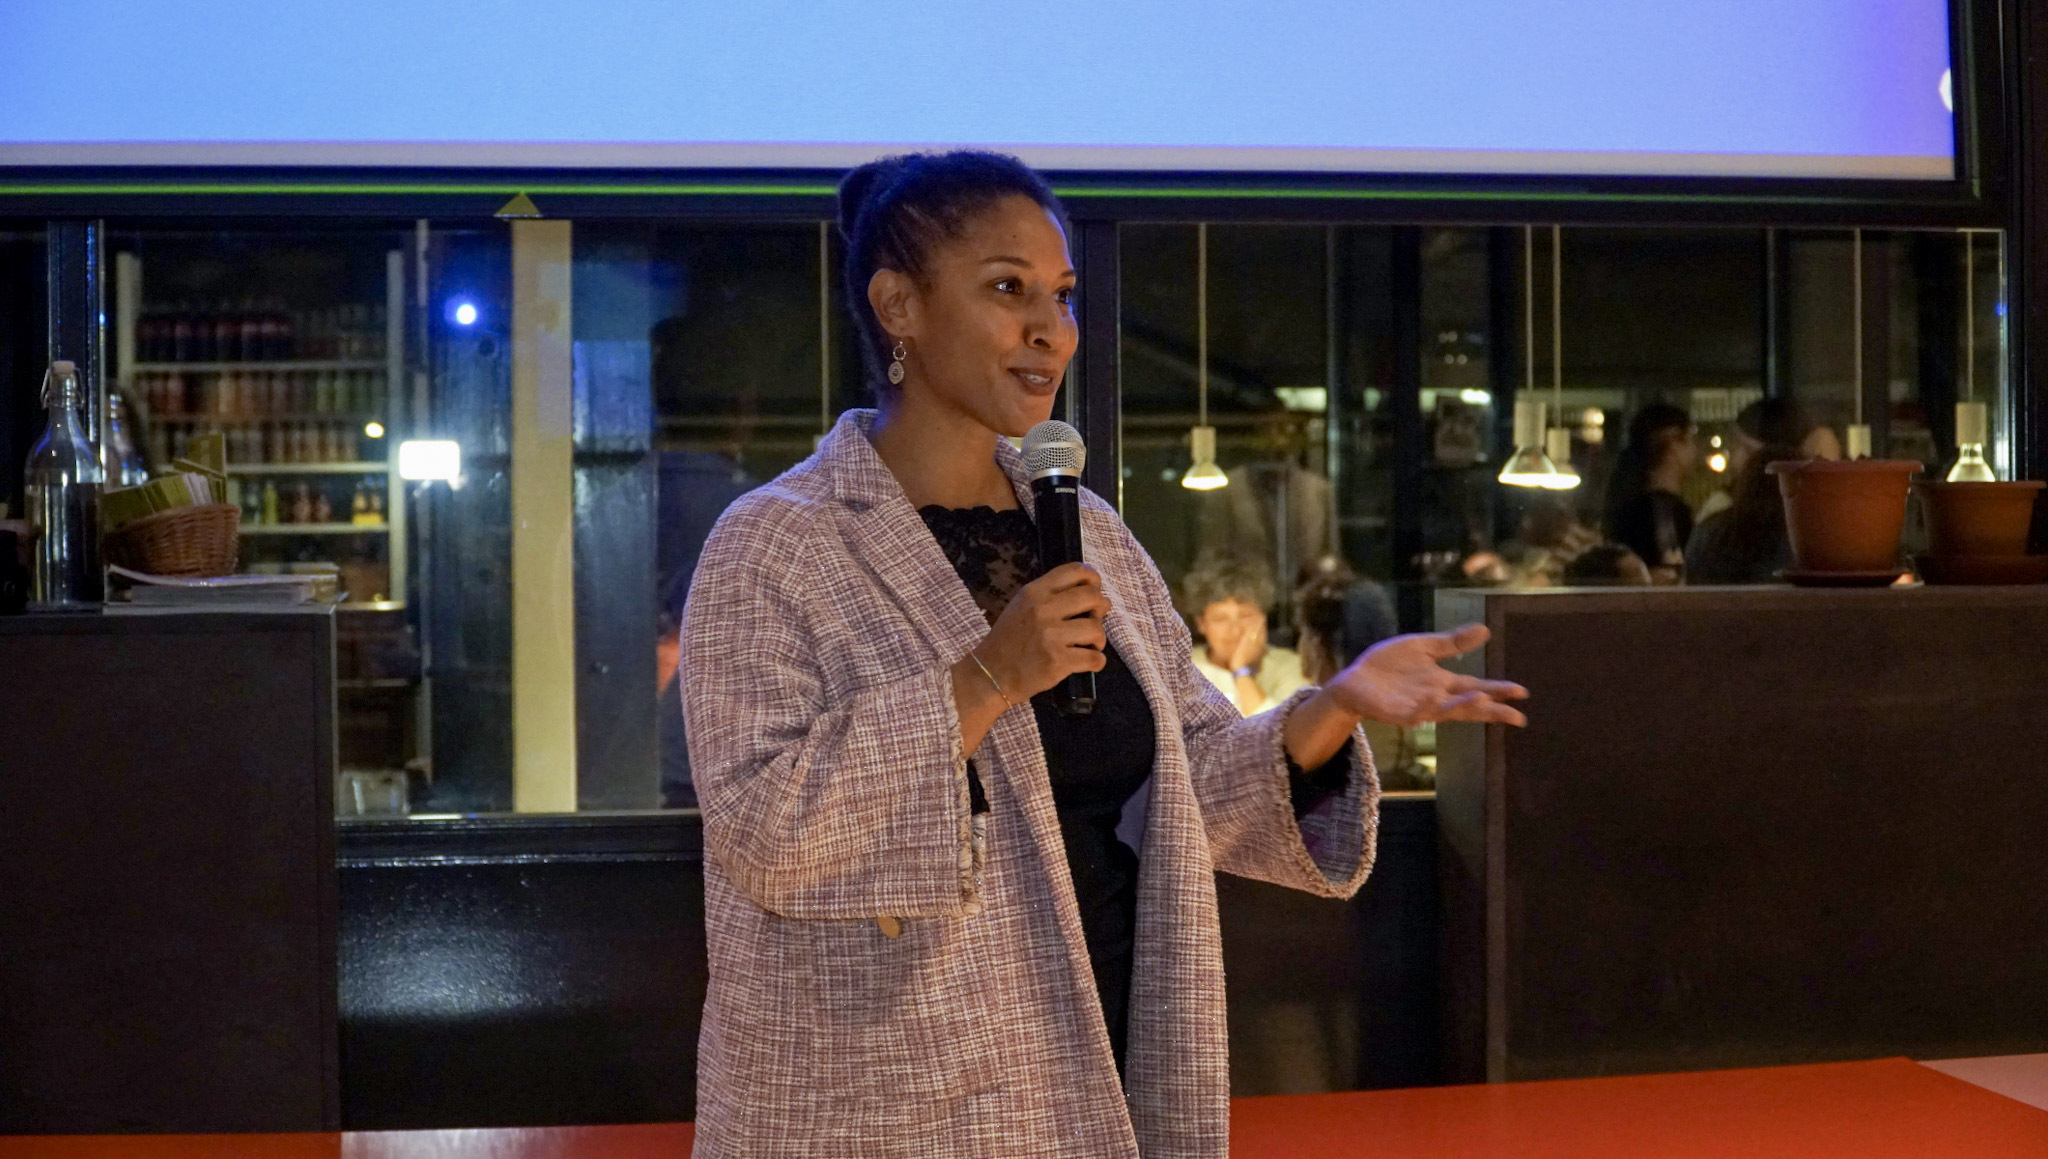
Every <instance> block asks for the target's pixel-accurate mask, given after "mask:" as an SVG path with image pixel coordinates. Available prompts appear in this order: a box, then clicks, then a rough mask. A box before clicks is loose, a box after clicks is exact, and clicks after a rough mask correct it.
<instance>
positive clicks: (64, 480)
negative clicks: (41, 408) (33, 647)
mask: <svg viewBox="0 0 2048 1159" xmlns="http://www.w3.org/2000/svg"><path fill="white" fill-rule="evenodd" d="M84 401H85V399H84V389H83V388H82V387H81V386H80V384H79V381H78V368H77V366H76V365H75V364H73V363H71V362H68V361H58V362H53V363H51V364H50V369H49V372H48V373H47V374H46V375H45V376H44V378H43V404H44V405H45V406H46V407H48V408H49V424H48V426H47V427H45V428H44V430H43V436H42V438H40V439H37V440H36V444H35V446H34V447H33V448H32V449H31V450H30V451H29V453H28V464H27V469H26V471H25V472H24V474H23V477H22V482H23V484H24V491H25V492H26V498H27V500H28V517H29V519H30V521H32V522H34V523H35V524H36V526H37V527H38V529H39V530H40V534H38V535H37V536H36V539H35V564H34V574H33V577H32V582H33V587H32V588H31V590H30V594H29V598H30V600H31V601H33V606H35V607H36V608H38V609H39V610H43V611H92V610H95V609H97V608H98V606H99V602H100V599H101V595H102V590H103V583H104V576H103V575H102V574H101V572H100V535H99V510H100V489H101V487H102V486H103V485H104V483H105V480H106V471H105V469H104V467H103V466H102V465H101V463H100V461H99V457H98V456H97V455H95V454H94V453H93V450H92V444H90V443H88V442H87V441H86V438H85V424H84V422H83V421H82V420H81V419H80V417H79V407H80V406H81V404H82V403H83V402H84Z"/></svg>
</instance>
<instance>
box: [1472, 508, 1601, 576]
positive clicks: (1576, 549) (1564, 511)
mask: <svg viewBox="0 0 2048 1159" xmlns="http://www.w3.org/2000/svg"><path fill="white" fill-rule="evenodd" d="M1599 542H1600V533H1599V532H1597V531H1595V530H1593V529H1592V528H1590V527H1588V526H1586V524H1585V522H1584V521H1582V520H1581V519H1580V518H1579V513H1578V512H1577V511H1576V510H1575V509H1573V507H1572V505H1571V501H1570V500H1568V499H1565V498H1563V497H1562V496H1558V495H1548V494H1545V495H1536V496H1532V497H1531V498H1530V499H1529V505H1528V507H1527V508H1526V509H1524V510H1523V512H1522V519H1521V522H1520V524H1519V525H1518V526H1517V528H1516V530H1515V537H1514V538H1513V539H1511V540H1509V541H1508V542H1506V543H1504V544H1502V545H1501V556H1502V557H1503V558H1504V561H1505V562H1506V564H1507V568H1508V572H1507V575H1506V576H1505V578H1503V579H1502V580H1500V581H1499V582H1501V583H1503V584H1504V585H1505V586H1507V587H1511V588H1548V587H1556V586H1557V585H1558V584H1561V583H1563V582H1564V569H1565V565H1566V564H1569V563H1570V562H1571V561H1572V560H1574V559H1576V558H1578V555H1579V553H1580V552H1582V551H1585V550H1586V549H1587V548H1589V547H1592V546H1594V545H1595V544H1598V543H1599ZM1473 582H1475V583H1477V582H1479V580H1478V579H1477V577H1474V579H1473Z"/></svg>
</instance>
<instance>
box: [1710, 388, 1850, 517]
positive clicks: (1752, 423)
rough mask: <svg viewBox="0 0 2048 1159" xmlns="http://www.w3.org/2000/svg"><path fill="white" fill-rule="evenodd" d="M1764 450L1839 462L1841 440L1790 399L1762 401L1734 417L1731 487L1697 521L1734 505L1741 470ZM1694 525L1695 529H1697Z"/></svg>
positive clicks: (1714, 498) (1718, 493) (1716, 496)
mask: <svg viewBox="0 0 2048 1159" xmlns="http://www.w3.org/2000/svg"><path fill="white" fill-rule="evenodd" d="M1765 447H1779V448H1783V447H1796V448H1798V449H1799V452H1800V453H1799V454H1798V455H1796V456H1794V457H1795V458H1802V459H1839V458H1841V457H1842V440H1840V439H1838V438H1836V437H1835V432H1834V430H1833V429H1832V428H1831V427H1828V426H1827V425H1825V424H1823V423H1817V422H1815V421H1814V420H1813V419H1812V418H1811V417H1810V416H1808V415H1807V413H1806V412H1805V411H1804V410H1803V409H1801V408H1800V406H1799V404H1798V403H1796V402H1793V401H1792V400H1791V399H1788V398H1766V399H1759V400H1757V401H1756V402H1753V403H1750V404H1749V405H1748V406H1746V407H1743V408H1742V412H1741V413H1740V414H1738V415H1736V416H1735V433H1734V435H1733V436H1732V437H1731V438H1730V439H1729V440H1728V474H1727V476H1726V478H1727V479H1728V480H1729V484H1728V487H1727V488H1726V489H1724V490H1720V491H1716V492H1714V493H1713V494H1712V495H1709V496H1708V497H1707V501H1706V502H1704V503H1702V504H1700V509H1699V511H1698V513H1697V514H1695V516H1694V519H1695V520H1697V521H1698V523H1704V522H1706V520H1707V519H1709V518H1710V517H1712V516H1715V515H1719V514H1720V513H1721V512H1723V511H1726V510H1728V509H1729V508H1730V507H1732V506H1734V505H1735V481H1736V480H1738V479H1740V478H1742V469H1743V468H1744V467H1747V466H1748V465H1749V461H1750V460H1751V459H1753V458H1755V457H1756V454H1757V452H1758V451H1761V450H1763V449H1764V448H1765ZM1698 523H1695V526H1698Z"/></svg>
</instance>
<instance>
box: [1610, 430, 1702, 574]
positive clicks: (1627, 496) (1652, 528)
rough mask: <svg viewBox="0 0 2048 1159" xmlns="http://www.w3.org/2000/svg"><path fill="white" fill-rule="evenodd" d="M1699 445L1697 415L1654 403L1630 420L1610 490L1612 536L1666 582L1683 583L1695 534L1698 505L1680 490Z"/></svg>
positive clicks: (1690, 468)
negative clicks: (1689, 544)
mask: <svg viewBox="0 0 2048 1159" xmlns="http://www.w3.org/2000/svg"><path fill="white" fill-rule="evenodd" d="M1697 450H1698V449H1697V448H1696V447H1694V445H1693V439H1692V418H1691V416H1689V415H1687V414H1686V413H1685V412H1684V411H1682V410H1680V409H1678V408H1677V407H1675V406H1667V405H1665V404H1663V403H1652V404H1651V405H1649V406H1646V407H1644V408H1643V409H1641V410H1639V411H1637V412H1636V416H1635V418H1633V419H1631V420H1630V421H1629V424H1628V445H1627V446H1626V447H1623V448H1622V451H1621V457H1620V459H1619V460H1618V461H1617V462H1616V463H1615V465H1614V476H1613V478H1612V479H1611V480H1610V481H1609V483H1608V488H1607V512H1606V515H1607V538H1609V539H1611V540H1613V541H1614V542H1616V543H1619V544H1621V545H1622V546H1623V547H1626V548H1628V549H1629V550H1630V551H1633V552H1635V553H1636V555H1638V556H1640V557H1641V558H1642V561H1643V562H1644V563H1646V564H1648V565H1649V566H1650V574H1651V576H1652V577H1654V578H1655V579H1657V580H1658V582H1660V583H1677V582H1678V579H1679V574H1680V570H1681V569H1682V568H1683V567H1684V566H1685V545H1686V542H1687V541H1688V540H1689V539H1690V538H1691V537H1692V508H1691V507H1689V506H1687V505H1686V502H1685V500H1684V499H1681V498H1679V495H1678V491H1679V488H1680V487H1682V486H1683V485H1684V483H1685V477H1686V475H1687V474H1688V473H1690V472H1691V471H1692V467H1693V460H1694V458H1695V457H1696V455H1697Z"/></svg>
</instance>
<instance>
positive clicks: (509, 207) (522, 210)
mask: <svg viewBox="0 0 2048 1159" xmlns="http://www.w3.org/2000/svg"><path fill="white" fill-rule="evenodd" d="M492 216H493V217H539V216H540V207H539V206H537V205H535V204H534V203H533V198H531V197H528V196H527V195H526V194H524V193H521V194H518V195H516V196H514V197H513V198H512V200H510V201H508V202H506V203H505V204H504V205H502V206H500V207H499V208H498V212H497V213H495V214H493V215H492Z"/></svg>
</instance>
